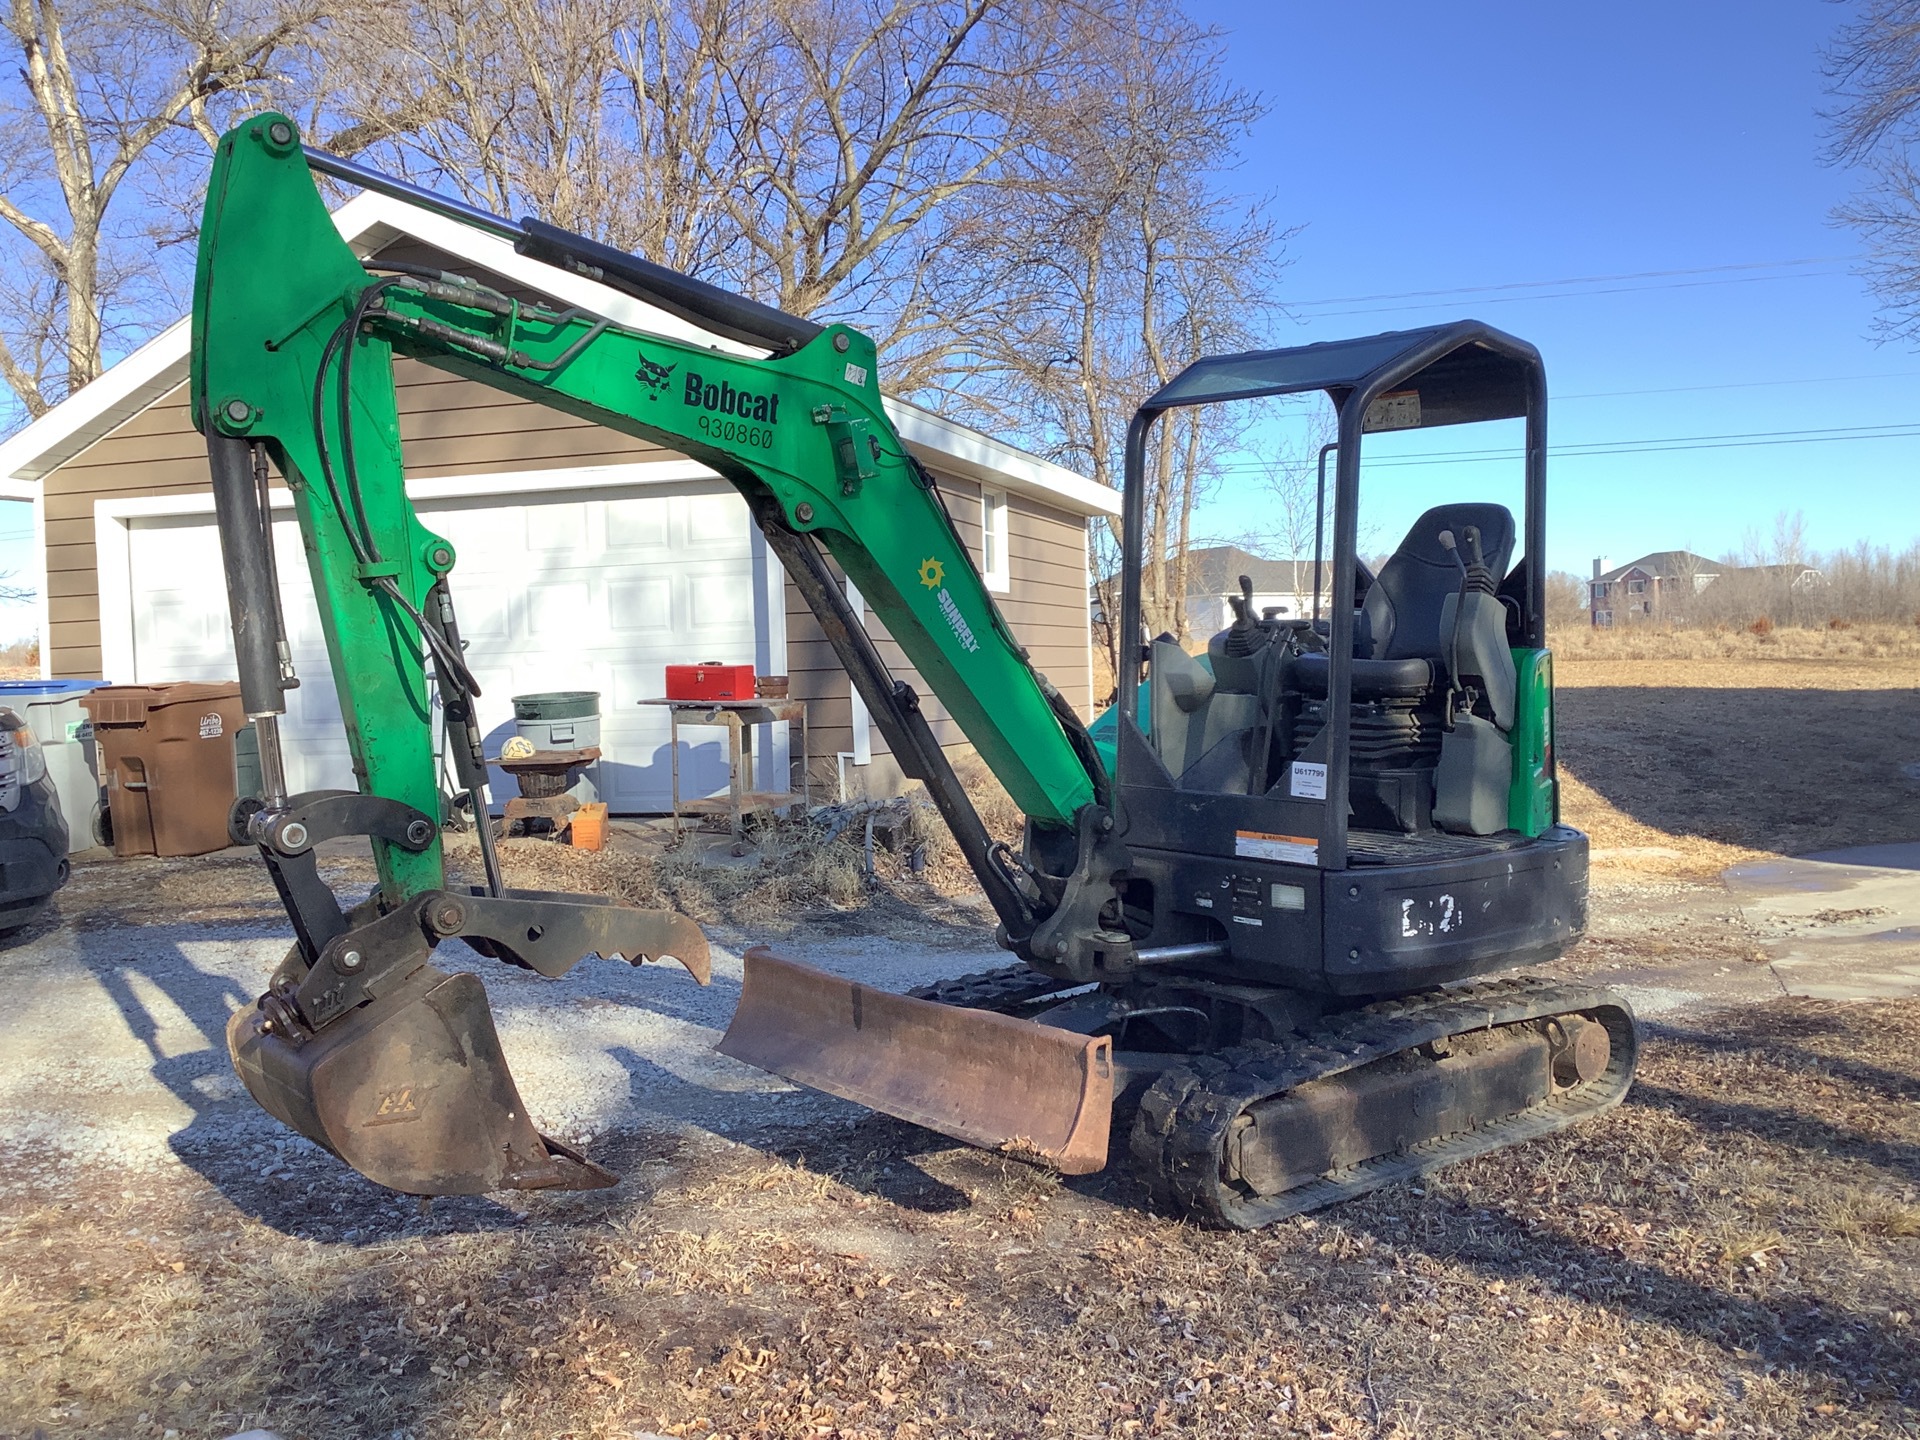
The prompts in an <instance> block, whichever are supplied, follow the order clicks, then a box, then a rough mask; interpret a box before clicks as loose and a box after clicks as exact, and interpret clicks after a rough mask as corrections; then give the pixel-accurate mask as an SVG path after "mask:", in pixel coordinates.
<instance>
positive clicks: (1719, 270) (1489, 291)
mask: <svg viewBox="0 0 1920 1440" xmlns="http://www.w3.org/2000/svg"><path fill="white" fill-rule="evenodd" d="M1854 258H1855V257H1854V256H1851V255H1813V256H1807V257H1804V258H1802V259H1799V260H1749V261H1745V262H1742V263H1740V264H1735V265H1702V266H1699V267H1697V268H1695V269H1690V270H1633V271H1628V272H1627V273H1625V274H1621V275H1568V276H1565V277H1563V278H1561V279H1559V280H1515V281H1510V282H1508V283H1506V284H1502V285H1462V286H1459V287H1457V288H1455V289H1452V290H1401V291H1397V292H1393V293H1388V294H1380V295H1340V296H1335V297H1334V298H1332V299H1328V300H1296V301H1294V302H1293V308H1294V309H1296V310H1305V309H1317V308H1319V307H1320V306H1323V305H1365V304H1370V303H1372V302H1373V301H1375V300H1436V299H1446V298H1448V297H1450V296H1455V295H1493V294H1499V293H1501V292H1504V291H1508V290H1554V289H1558V288H1559V287H1560V286H1562V285H1612V284H1614V283H1616V282H1618V281H1622V280H1667V279H1672V278H1673V277H1675V276H1684V275H1720V274H1725V273H1727V272H1729V271H1735V270H1784V269H1787V268H1789V267H1791V266H1801V265H1838V264H1841V263H1843V262H1845V261H1850V260H1852V259H1854Z"/></svg>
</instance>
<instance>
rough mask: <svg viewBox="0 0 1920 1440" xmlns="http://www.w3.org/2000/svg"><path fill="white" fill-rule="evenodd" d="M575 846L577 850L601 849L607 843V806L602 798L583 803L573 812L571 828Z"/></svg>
mask: <svg viewBox="0 0 1920 1440" xmlns="http://www.w3.org/2000/svg"><path fill="white" fill-rule="evenodd" d="M569 833H570V835H571V837H572V840H573V848H574V849H576V850H600V849H604V848H605V847H606V843H607V807H606V803H605V802H604V801H601V800H596V801H594V802H593V803H592V804H591V805H582V806H581V807H580V808H579V809H578V810H576V811H574V812H573V825H572V828H571V830H570V832H569Z"/></svg>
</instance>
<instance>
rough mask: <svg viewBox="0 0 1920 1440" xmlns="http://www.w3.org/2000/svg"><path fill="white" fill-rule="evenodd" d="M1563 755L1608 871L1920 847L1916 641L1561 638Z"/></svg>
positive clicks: (1557, 663) (1691, 634)
mask: <svg viewBox="0 0 1920 1440" xmlns="http://www.w3.org/2000/svg"><path fill="white" fill-rule="evenodd" d="M1554 678H1555V682H1556V720H1557V722H1558V730H1559V734H1558V737H1557V745H1556V749H1557V751H1558V754H1559V759H1560V772H1561V778H1562V780H1563V781H1564V782H1565V789H1564V794H1563V804H1564V808H1565V813H1566V817H1567V819H1568V820H1569V822H1570V823H1572V824H1574V825H1577V826H1579V827H1580V828H1581V829H1582V830H1585V831H1586V832H1587V833H1588V834H1589V835H1590V836H1592V838H1593V848H1594V863H1595V868H1596V872H1597V873H1600V874H1607V873H1610V872H1623V873H1624V872H1652V873H1660V874H1673V875H1686V876H1690V877H1694V878H1698V879H1711V878H1712V877H1714V876H1716V875H1718V874H1719V873H1720V872H1721V871H1722V870H1724V869H1725V868H1726V867H1727V866H1729V865H1733V864H1738V863H1739V862H1741V861H1743V860H1751V859H1753V858H1755V857H1756V855H1758V854H1787V855H1792V854H1804V853H1806V852H1808V851H1817V850H1830V849H1837V848H1840V847H1843V846H1848V845H1872V844H1881V843H1887V842H1893V841H1901V840H1912V839H1915V838H1917V837H1920V626H1915V627H1904V628H1896V627H1892V626H1885V627H1862V628H1860V629H1855V630H1846V631H1830V630H1819V631H1804V630H1802V631H1776V632H1774V633H1772V634H1769V635H1763V636H1756V635H1752V634H1749V633H1746V632H1733V633H1710V632H1699V631H1680V632H1667V631H1648V632H1644V633H1643V632H1636V631H1633V630H1623V631H1616V632H1612V633H1607V632H1598V633H1596V632H1593V631H1575V632H1572V633H1570V634H1568V635H1565V636H1556V637H1554Z"/></svg>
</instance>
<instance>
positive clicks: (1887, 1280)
mask: <svg viewBox="0 0 1920 1440" xmlns="http://www.w3.org/2000/svg"><path fill="white" fill-rule="evenodd" d="M1916 1055H1920V1006H1916V1005H1914V1004H1912V1003H1906V1002H1902V1003H1885V1004H1878V1005H1872V1006H1832V1005H1821V1004H1816V1003H1811V1002H1801V1003H1794V1004H1783V1005H1776V1006H1770V1007H1767V1008H1765V1009H1762V1010H1756V1011H1750V1012H1744V1013H1736V1014H1732V1015H1723V1016H1722V1017H1720V1019H1718V1020H1717V1021H1716V1022H1715V1024H1714V1026H1713V1028H1712V1029H1711V1031H1703V1032H1701V1033H1699V1034H1686V1033H1683V1034H1676V1035H1670V1036H1667V1037H1664V1038H1659V1039H1656V1040H1654V1041H1653V1042H1652V1044H1651V1047H1650V1051H1649V1054H1648V1057H1647V1061H1646V1064H1645V1066H1644V1069H1643V1081H1642V1084H1641V1085H1640V1087H1639V1089H1638V1090H1637V1092H1636V1094H1635V1096H1634V1098H1633V1099H1632V1100H1631V1101H1630V1102H1629V1104H1628V1105H1627V1106H1626V1107H1624V1108H1623V1109H1622V1110H1620V1111H1618V1112H1615V1113H1614V1114H1613V1115H1611V1116H1609V1117H1607V1118H1605V1119H1603V1120H1600V1121H1598V1122H1595V1123H1593V1124H1591V1125H1588V1126H1586V1127H1583V1128H1582V1129H1580V1130H1578V1131H1576V1132H1573V1133H1571V1134H1568V1135H1565V1136H1561V1137H1556V1138H1554V1139H1552V1140H1548V1141H1545V1142H1540V1143H1537V1144H1534V1145H1531V1146H1528V1147H1525V1148H1523V1149H1521V1150H1518V1151H1514V1152H1508V1153H1505V1154H1503V1155H1501V1156H1499V1157H1496V1158H1492V1159H1488V1160H1485V1161H1481V1162H1476V1163H1474V1164H1472V1165H1469V1166H1465V1167H1462V1168H1460V1169H1458V1170H1456V1171H1453V1172H1450V1173H1448V1174H1447V1175H1444V1176H1442V1177H1439V1178H1437V1179H1435V1180H1433V1181H1431V1182H1428V1183H1427V1184H1425V1185H1423V1186H1420V1187H1418V1188H1413V1189H1409V1188H1405V1187H1401V1188H1397V1189H1394V1190H1389V1191H1386V1192H1383V1193H1382V1194H1380V1195H1377V1196H1375V1197H1371V1198H1369V1199H1367V1200H1364V1201H1361V1202H1357V1203H1355V1204H1351V1205H1348V1206H1345V1207H1342V1208H1340V1209H1338V1210H1336V1211H1332V1212H1328V1213H1326V1214H1323V1215H1321V1216H1320V1217H1317V1218H1316V1219H1309V1220H1304V1221H1295V1222H1289V1223H1287V1224H1283V1225H1281V1226H1279V1227H1276V1228H1275V1229H1273V1230H1271V1231H1268V1232H1264V1233H1261V1234H1257V1235H1220V1234H1214V1233H1210V1232H1205V1231H1197V1230H1194V1229H1191V1228H1188V1227H1186V1226H1183V1225H1179V1224H1176V1223H1172V1222H1169V1221H1167V1220H1164V1219H1161V1218H1158V1217H1155V1216H1154V1215H1152V1214H1150V1213H1149V1212H1147V1211H1146V1210H1145V1209H1143V1208H1142V1206H1141V1201H1140V1197H1139V1195H1138V1193H1137V1191H1136V1189H1135V1188H1134V1187H1133V1186H1132V1185H1131V1183H1130V1182H1128V1181H1127V1180H1125V1179H1124V1178H1121V1177H1117V1176H1108V1177H1101V1178H1100V1179H1098V1180H1096V1181H1094V1182H1092V1183H1088V1184H1082V1183H1077V1182H1076V1183H1075V1184H1072V1185H1063V1184H1061V1183H1059V1182H1058V1181H1057V1180H1055V1179H1053V1178H1052V1177H1049V1176H1045V1175H1042V1174H1040V1173H1039V1172H1036V1171H1033V1170H1029V1169H1027V1168H1025V1167H1023V1166H1020V1165H1018V1164H1015V1163H1012V1162H1009V1161H1005V1160H1001V1159H998V1158H996V1157H992V1156H988V1155H984V1154H981V1153H978V1152H973V1151H966V1150H958V1149H950V1148H946V1147H945V1146H944V1144H942V1143H941V1142H931V1143H933V1144H934V1146H935V1148H932V1149H928V1148H927V1146H928V1145H929V1143H930V1140H929V1137H927V1136H925V1135H924V1134H923V1133H922V1132H918V1131H915V1130H913V1129H911V1128H910V1127H907V1126H904V1125H899V1124H897V1123H894V1122H891V1121H885V1120H880V1119H873V1120H869V1121H866V1122H863V1123H861V1124H860V1125H859V1126H857V1127H856V1128H854V1129H853V1130H851V1131H835V1132H833V1133H832V1134H831V1135H821V1134H818V1133H794V1134H789V1135H784V1136H783V1135H779V1134H775V1135H772V1136H770V1137H768V1138H767V1139H766V1140H765V1141H764V1142H763V1143H761V1144H759V1145H758V1146H757V1147H749V1146H742V1145H738V1144H734V1143H731V1142H727V1141H721V1140H714V1139H702V1138H698V1137H696V1138H695V1139H693V1140H690V1141H688V1142H686V1143H684V1144H683V1143H681V1142H677V1141H673V1140H654V1141H648V1140H640V1141H634V1142H629V1151H628V1153H627V1154H625V1155H623V1156H621V1157H619V1159H620V1161H621V1163H622V1165H623V1168H625V1169H626V1171H627V1172H628V1174H629V1179H628V1180H627V1181H626V1182H625V1183H624V1184H623V1185H622V1187H621V1188H620V1189H619V1190H617V1191H613V1192H607V1193H602V1194H599V1195H582V1196H548V1197H539V1196H535V1197H528V1198H527V1199H526V1201H525V1203H524V1206H523V1207H522V1208H520V1209H519V1210H517V1211H507V1210H503V1209H500V1208H497V1207H494V1206H491V1205H489V1204H486V1203H484V1202H441V1204H440V1205H439V1206H437V1207H436V1209H435V1211H434V1212H433V1214H432V1215H430V1216H428V1217H425V1218H422V1217H421V1216H420V1214H419V1213H418V1211H417V1210H416V1209H415V1208H414V1207H412V1206H411V1205H409V1204H405V1203H395V1202H394V1201H392V1199H391V1197H383V1196H381V1195H380V1194H379V1193H378V1192H375V1191H373V1190H372V1189H371V1188H370V1187H368V1186H366V1185H364V1184H363V1183H361V1182H358V1181H356V1180H354V1179H353V1178H352V1177H350V1176H343V1175H342V1174H341V1172H340V1171H339V1168H338V1167H337V1166H335V1165H333V1164H332V1163H331V1162H330V1161H321V1160H312V1161H307V1162H303V1163H301V1164H300V1166H299V1174H298V1177H297V1178H296V1179H295V1180H293V1181H279V1180H257V1179H255V1178H253V1175H252V1171H251V1168H250V1167H246V1166H236V1173H238V1172H239V1171H240V1170H245V1171H246V1175H247V1178H246V1179H244V1180H236V1181H233V1182H231V1183H229V1184H227V1185H226V1187H225V1190H226V1193H222V1192H221V1191H219V1190H215V1189H213V1188H211V1187H209V1186H207V1185H206V1184H204V1182H201V1181H199V1180H198V1179H195V1178H192V1177H188V1178H184V1179H182V1180H180V1181H178V1182H176V1183H174V1184H171V1185H169V1186H157V1187H156V1186H148V1187H144V1188H143V1189H142V1190H141V1191H140V1192H138V1193H134V1192H124V1193H123V1192H120V1191H118V1190H115V1189H109V1190H106V1191H104V1192H97V1193H94V1194H91V1195H87V1196H85V1197H84V1198H82V1199H78V1200H76V1201H73V1202H71V1203H62V1204H55V1205H48V1206H46V1207H44V1208H39V1209H31V1208H29V1209H20V1208H16V1209H15V1210H13V1211H12V1212H11V1213H10V1214H9V1215H7V1216H6V1217H5V1219H4V1220H0V1274H5V1275H6V1276H7V1277H8V1279H7V1281H6V1282H0V1283H4V1286H5V1288H4V1290H0V1351H3V1352H4V1353H5V1354H6V1355H7V1356H8V1357H9V1360H8V1363H7V1364H6V1365H5V1366H4V1367H0V1435H5V1436H14V1437H24V1436H27V1435H33V1434H39V1435H43V1436H45V1437H47V1440H67V1437H147V1436H153V1437H159V1436H161V1435H162V1434H163V1432H164V1431H166V1430H168V1429H172V1430H176V1431H178V1432H179V1433H180V1434H181V1435H182V1436H201V1435H220V1434H225V1433H227V1431H228V1430H229V1429H238V1428H240V1427H242V1426H243V1425H246V1424H253V1423H259V1424H266V1425H271V1426H273V1427H275V1428H277V1429H279V1430H280V1431H281V1432H282V1433H283V1434H286V1435H288V1436H291V1437H309V1436H311V1437H332V1436H355V1437H357V1436H371V1435H389V1434H395V1433H403V1434H405V1435H407V1436H410V1437H413V1440H436V1437H443V1436H444V1437H460V1440H481V1437H509V1436H525V1437H561V1436H578V1437H588V1436H594V1437H621V1440H625V1437H627V1436H628V1435H629V1434H630V1433H631V1432H632V1431H633V1430H635V1429H646V1430H654V1431H658V1432H661V1433H664V1434H668V1435H676V1436H716V1437H717V1436H741V1437H745V1436H755V1437H766V1436H823V1435H831V1436H839V1437H866V1436H876V1437H880V1436H884V1437H891V1440H917V1437H933V1436H978V1437H986V1436H995V1437H1013V1436H1034V1437H1045V1436H1060V1437H1067V1436H1132V1435H1141V1436H1154V1435H1210V1436H1251V1435H1312V1436H1321V1437H1327V1436H1335V1437H1360V1436H1368V1437H1372V1436H1392V1437H1400V1440H1411V1437H1414V1436H1419V1437H1435V1440H1438V1437H1454V1436H1459V1437H1467V1436H1474V1437H1478V1436H1514V1437H1519V1436H1526V1437H1542V1436H1549V1437H1551V1436H1558V1437H1561V1440H1570V1437H1583V1440H1584V1437H1596V1440H1628V1437H1653V1436H1662V1437H1664V1436H1671V1435H1676V1434H1697V1435H1721V1434H1745V1435H1757V1436H1779V1437H1799V1436H1833V1435H1842V1434H1845V1435H1898V1434H1911V1433H1913V1422H1914V1414H1915V1410H1914V1408H1913V1407H1914V1406H1915V1405H1916V1403H1920V1350H1917V1349H1916V1347H1915V1346H1914V1345H1913V1343H1912V1337H1913V1333H1914V1332H1913V1329H1912V1321H1913V1314H1914V1311H1915V1309H1916V1308H1920V1307H1916V1305H1915V1303H1914V1299H1915V1294H1916V1288H1915V1287H1916V1281H1920V1240H1917V1239H1916V1238H1915V1232H1916V1229H1920V1224H1917V1223H1916V1219H1917V1215H1920V1189H1917V1188H1916V1187H1917V1186H1920V1158H1917V1157H1920V1105H1916V1104H1915V1103H1914V1102H1915V1101H1916V1100H1920V1061H1916V1059H1915V1057H1916Z"/></svg>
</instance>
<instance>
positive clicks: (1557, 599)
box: [1546, 570, 1591, 633]
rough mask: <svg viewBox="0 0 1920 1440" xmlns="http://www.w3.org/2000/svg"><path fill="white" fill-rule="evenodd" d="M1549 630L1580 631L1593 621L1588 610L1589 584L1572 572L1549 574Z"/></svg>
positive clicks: (1556, 571) (1552, 571)
mask: <svg viewBox="0 0 1920 1440" xmlns="http://www.w3.org/2000/svg"><path fill="white" fill-rule="evenodd" d="M1546 588H1547V630H1548V631H1549V632H1550V633H1551V632H1558V631H1565V630H1573V629H1579V628H1582V627H1584V626H1586V625H1587V624H1589V623H1590V621H1591V616H1590V614H1589V613H1588V609H1587V582H1586V581H1584V580H1582V579H1581V578H1580V577H1579V576H1578V575H1576V574H1574V573H1573V572H1572V571H1571V570H1549V571H1548V572H1547V587H1546Z"/></svg>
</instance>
